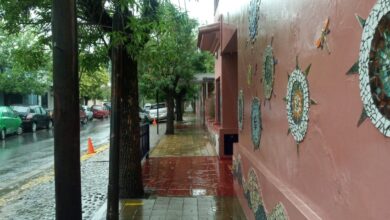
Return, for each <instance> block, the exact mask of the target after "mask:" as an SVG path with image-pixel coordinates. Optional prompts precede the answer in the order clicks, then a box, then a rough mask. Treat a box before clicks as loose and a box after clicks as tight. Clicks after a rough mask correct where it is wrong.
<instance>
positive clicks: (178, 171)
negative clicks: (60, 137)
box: [120, 115, 245, 220]
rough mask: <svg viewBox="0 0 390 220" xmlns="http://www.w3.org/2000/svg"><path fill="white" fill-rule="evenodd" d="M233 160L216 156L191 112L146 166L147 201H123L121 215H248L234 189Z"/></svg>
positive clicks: (144, 176) (168, 216)
mask: <svg viewBox="0 0 390 220" xmlns="http://www.w3.org/2000/svg"><path fill="white" fill-rule="evenodd" d="M231 167H232V161H231V159H224V160H221V159H219V158H218V156H217V154H216V152H215V150H214V148H213V147H212V144H211V143H210V140H209V138H208V133H207V132H206V131H205V130H204V129H203V127H202V126H201V125H200V124H199V123H198V122H197V121H196V120H195V117H194V116H193V115H192V116H190V117H187V118H186V119H185V121H184V122H181V123H176V125H175V135H169V136H165V137H163V138H162V139H161V140H160V142H159V143H158V145H157V146H156V147H155V148H154V149H153V151H152V152H151V153H150V158H149V159H147V160H146V161H145V162H144V164H143V182H144V187H145V191H146V192H147V193H148V194H150V197H149V199H140V200H122V201H121V212H120V217H121V219H183V220H184V219H185V220H187V219H245V216H244V214H243V211H242V209H241V206H240V204H239V203H238V201H237V198H236V197H235V194H234V189H233V175H232V170H231Z"/></svg>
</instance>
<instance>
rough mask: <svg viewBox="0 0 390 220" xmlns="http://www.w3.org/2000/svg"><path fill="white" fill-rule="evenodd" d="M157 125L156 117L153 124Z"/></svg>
mask: <svg viewBox="0 0 390 220" xmlns="http://www.w3.org/2000/svg"><path fill="white" fill-rule="evenodd" d="M156 125H157V121H156V118H154V119H153V126H156Z"/></svg>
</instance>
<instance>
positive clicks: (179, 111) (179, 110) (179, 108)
mask: <svg viewBox="0 0 390 220" xmlns="http://www.w3.org/2000/svg"><path fill="white" fill-rule="evenodd" d="M175 100H176V106H175V108H176V121H183V96H181V95H177V96H176V97H175Z"/></svg>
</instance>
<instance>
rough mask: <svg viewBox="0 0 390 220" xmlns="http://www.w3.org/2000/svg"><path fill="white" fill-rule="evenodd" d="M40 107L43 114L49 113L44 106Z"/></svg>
mask: <svg viewBox="0 0 390 220" xmlns="http://www.w3.org/2000/svg"><path fill="white" fill-rule="evenodd" d="M40 109H41V113H42V115H46V114H47V113H46V110H45V109H44V108H42V107H40Z"/></svg>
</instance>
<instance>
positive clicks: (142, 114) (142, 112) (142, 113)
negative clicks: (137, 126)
mask: <svg viewBox="0 0 390 220" xmlns="http://www.w3.org/2000/svg"><path fill="white" fill-rule="evenodd" d="M139 119H140V121H141V122H148V123H149V122H151V121H152V119H151V118H150V117H149V114H148V112H147V111H145V110H143V109H142V108H139Z"/></svg>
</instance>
